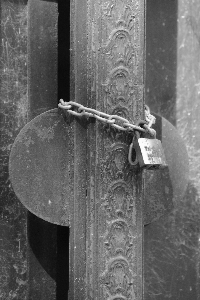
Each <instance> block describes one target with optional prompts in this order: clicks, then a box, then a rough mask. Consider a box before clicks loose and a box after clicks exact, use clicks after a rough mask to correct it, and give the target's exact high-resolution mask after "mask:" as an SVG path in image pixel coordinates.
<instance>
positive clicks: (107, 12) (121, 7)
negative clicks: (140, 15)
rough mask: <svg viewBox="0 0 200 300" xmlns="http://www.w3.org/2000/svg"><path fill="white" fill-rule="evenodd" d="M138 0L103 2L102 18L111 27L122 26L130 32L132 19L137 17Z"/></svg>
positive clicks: (132, 24)
mask: <svg viewBox="0 0 200 300" xmlns="http://www.w3.org/2000/svg"><path fill="white" fill-rule="evenodd" d="M138 7H139V1H137V0H134V1H132V0H112V1H109V2H108V1H106V2H105V3H104V4H103V18H106V21H107V22H108V23H110V24H111V25H112V27H117V26H122V25H123V26H124V27H125V28H127V29H128V30H129V31H130V32H132V31H133V30H134V20H135V18H136V17H137V12H138Z"/></svg>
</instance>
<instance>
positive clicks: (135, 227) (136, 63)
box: [88, 0, 144, 300]
mask: <svg viewBox="0 0 200 300" xmlns="http://www.w3.org/2000/svg"><path fill="white" fill-rule="evenodd" d="M88 2H89V3H90V2H92V3H93V6H92V10H91V11H90V18H91V23H90V24H89V26H91V28H92V30H91V32H92V34H91V36H90V37H89V41H91V44H92V49H91V50H90V55H91V57H92V58H93V63H92V64H91V62H90V61H89V60H88V66H89V67H90V71H91V70H92V71H91V74H92V75H93V77H92V79H91V82H93V83H92V84H91V91H92V96H91V97H93V96H95V97H96V98H95V99H96V107H97V108H98V109H101V110H103V111H107V112H109V113H112V114H117V115H120V116H123V117H125V118H128V119H129V120H130V121H136V120H137V119H139V118H141V117H142V111H143V72H142V68H143V57H142V56H143V54H142V53H143V41H142V39H143V38H144V33H143V21H144V7H143V5H144V2H143V0H102V1H94V0H90V1H88ZM90 39H91V40H90ZM97 63H98V65H96V64H97ZM93 69H94V70H93ZM95 80H96V82H95ZM94 82H95V84H94ZM96 86H97V89H96V90H95V87H96ZM94 91H95V92H96V94H95V93H93V92H94ZM96 128H97V129H96V130H97V131H96V132H97V138H96V140H95V142H94V143H93V145H94V144H95V145H96V152H97V155H96V157H97V158H96V160H95V162H94V160H93V158H91V159H90V162H91V165H92V164H93V165H94V164H95V163H97V165H96V169H95V170H96V171H94V169H92V170H93V171H91V174H92V172H93V174H94V173H95V172H96V173H95V176H96V180H97V187H96V190H95V195H96V199H95V200H94V198H92V197H91V198H90V208H89V209H90V224H89V226H91V227H90V228H91V229H90V239H89V244H88V248H89V250H88V253H89V263H90V265H92V267H91V269H92V270H93V273H92V272H91V273H92V275H91V276H89V278H90V282H93V290H94V292H93V294H90V297H88V299H98V300H100V299H101V300H134V299H136V297H137V300H141V299H142V292H141V286H142V284H141V283H140V284H139V285H138V282H137V281H138V280H140V279H138V278H141V277H140V276H141V271H140V268H141V267H142V264H141V265H140V261H141V259H140V260H139V259H138V252H139V251H140V250H141V247H140V245H141V238H142V234H141V231H140V228H141V226H140V225H141V222H142V220H138V215H137V213H136V207H137V208H138V203H136V193H137V191H136V180H135V176H134V171H133V169H132V168H131V167H130V165H129V163H128V159H127V157H128V146H129V145H128V143H127V138H124V134H121V135H120V134H118V133H117V132H114V133H113V132H112V133H109V134H108V133H107V132H105V130H100V126H97V127H96ZM91 174H90V175H91ZM91 177H92V176H91ZM91 191H92V192H91ZM91 191H90V193H93V187H91ZM94 202H95V204H94ZM91 203H92V204H91ZM138 222H139V223H138ZM94 236H95V238H96V240H95V241H96V245H95V244H94V242H93V237H94ZM140 252H141V251H140ZM91 253H93V256H91ZM94 261H97V264H98V269H96V268H95V267H94ZM88 273H90V271H89V272H88ZM92 276H93V277H92ZM94 276H96V277H95V279H93V278H94ZM99 278H100V281H99ZM95 291H98V292H95ZM95 293H96V294H95Z"/></svg>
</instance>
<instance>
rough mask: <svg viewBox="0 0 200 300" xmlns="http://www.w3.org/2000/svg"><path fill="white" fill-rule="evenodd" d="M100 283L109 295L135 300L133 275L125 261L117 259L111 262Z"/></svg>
mask: <svg viewBox="0 0 200 300" xmlns="http://www.w3.org/2000/svg"><path fill="white" fill-rule="evenodd" d="M100 283H101V284H102V285H104V287H105V290H106V291H107V292H108V293H109V295H117V294H118V295H121V296H124V297H126V298H125V299H131V300H134V299H135V293H134V290H133V274H132V272H131V271H130V267H129V264H128V262H127V260H126V259H123V258H119V257H118V258H116V259H115V260H112V261H111V262H110V263H109V264H108V268H107V270H106V272H105V273H104V274H103V275H102V276H101V278H100ZM117 297H119V296H117ZM108 299H109V298H108ZM110 299H112V298H110ZM119 299H120V298H119Z"/></svg>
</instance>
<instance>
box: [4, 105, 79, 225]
mask: <svg viewBox="0 0 200 300" xmlns="http://www.w3.org/2000/svg"><path fill="white" fill-rule="evenodd" d="M72 148H73V149H74V147H73V133H72V128H71V127H70V125H69V124H67V123H66V122H65V120H64V118H63V116H62V115H61V114H60V113H59V111H58V109H53V110H50V111H47V112H45V113H43V114H41V115H39V116H37V117H36V118H34V119H33V120H32V121H30V122H29V123H28V124H26V126H25V127H24V128H23V129H22V130H21V132H20V133H19V135H18V136H17V138H16V140H15V142H14V144H13V147H12V150H11V154H10V160H9V173H10V179H11V183H12V187H13V189H14V192H15V194H16V195H17V197H18V198H19V199H20V201H21V202H22V203H23V204H24V205H25V207H26V208H27V209H28V210H29V211H31V212H32V213H33V214H35V215H36V216H38V217H40V218H42V219H44V220H46V221H49V222H51V223H54V224H60V225H65V226H68V225H69V218H70V216H69V198H68V197H69V196H68V195H69V194H70V193H69V189H70V178H72V177H73V174H72V172H71V168H70V162H71V160H72V157H73V153H72V151H71V149H72Z"/></svg>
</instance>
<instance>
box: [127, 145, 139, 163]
mask: <svg viewBox="0 0 200 300" xmlns="http://www.w3.org/2000/svg"><path fill="white" fill-rule="evenodd" d="M133 149H134V151H135V148H134V147H133V142H132V143H131V144H130V146H129V152H128V161H129V163H130V165H131V166H136V165H137V164H138V159H137V155H136V151H135V160H134V161H133V160H132V153H133Z"/></svg>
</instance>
